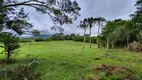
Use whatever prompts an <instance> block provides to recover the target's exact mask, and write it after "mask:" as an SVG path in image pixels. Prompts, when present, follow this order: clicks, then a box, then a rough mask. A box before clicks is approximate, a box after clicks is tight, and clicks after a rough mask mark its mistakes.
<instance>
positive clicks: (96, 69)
mask: <svg viewBox="0 0 142 80" xmlns="http://www.w3.org/2000/svg"><path fill="white" fill-rule="evenodd" d="M91 69H92V72H93V73H94V75H96V74H98V76H99V77H98V76H92V77H91V78H90V80H103V79H111V80H114V79H115V80H117V79H120V80H121V79H122V80H136V79H135V78H134V77H133V75H132V73H133V72H132V71H131V70H129V69H128V68H125V67H122V66H112V65H105V64H100V65H98V66H91Z"/></svg>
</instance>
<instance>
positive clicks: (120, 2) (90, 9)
mask: <svg viewBox="0 0 142 80" xmlns="http://www.w3.org/2000/svg"><path fill="white" fill-rule="evenodd" d="M76 1H77V2H78V3H79V5H80V7H81V11H80V14H81V16H79V17H78V19H77V20H76V21H74V23H73V24H71V25H64V26H63V28H64V30H65V31H64V33H65V34H70V33H76V34H83V31H82V30H81V29H79V28H77V25H78V24H79V22H80V20H83V19H84V18H87V17H104V18H106V19H107V20H114V19H118V18H122V19H129V15H130V14H132V13H134V12H135V11H136V8H135V6H134V4H135V2H136V0H76ZM25 10H26V12H28V13H30V22H31V23H33V25H34V29H39V30H48V33H50V34H52V33H55V32H58V31H52V30H51V29H50V28H51V26H53V23H52V21H51V19H50V17H48V16H47V15H43V14H42V15H41V14H39V13H36V11H35V10H34V9H32V8H25ZM96 33H97V27H94V28H93V29H92V34H93V35H95V34H96Z"/></svg>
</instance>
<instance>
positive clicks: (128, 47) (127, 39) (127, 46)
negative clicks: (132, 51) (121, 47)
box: [127, 36, 130, 49]
mask: <svg viewBox="0 0 142 80" xmlns="http://www.w3.org/2000/svg"><path fill="white" fill-rule="evenodd" d="M129 38H130V37H129V36H127V49H128V48H129Z"/></svg>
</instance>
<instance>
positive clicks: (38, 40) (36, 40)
mask: <svg viewBox="0 0 142 80" xmlns="http://www.w3.org/2000/svg"><path fill="white" fill-rule="evenodd" d="M41 41H45V40H44V39H41V38H37V39H35V42H41Z"/></svg>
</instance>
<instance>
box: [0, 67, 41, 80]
mask: <svg viewBox="0 0 142 80" xmlns="http://www.w3.org/2000/svg"><path fill="white" fill-rule="evenodd" d="M6 73H7V79H5V69H3V70H0V80H1V79H2V80H39V78H40V73H37V72H36V73H35V72H33V70H32V67H30V66H29V65H19V66H18V67H16V68H15V69H14V70H12V69H7V70H6Z"/></svg>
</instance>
